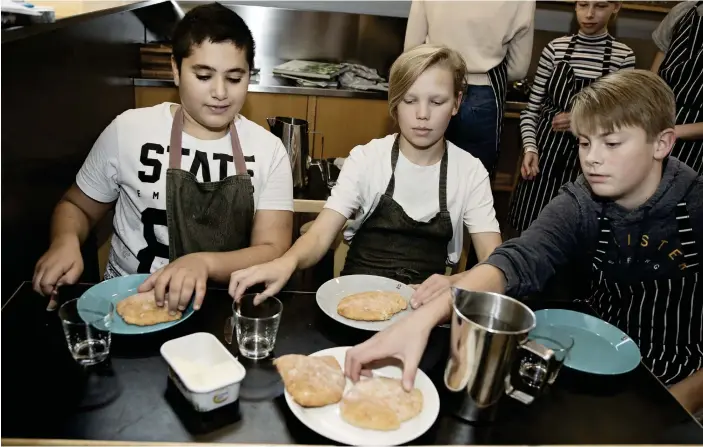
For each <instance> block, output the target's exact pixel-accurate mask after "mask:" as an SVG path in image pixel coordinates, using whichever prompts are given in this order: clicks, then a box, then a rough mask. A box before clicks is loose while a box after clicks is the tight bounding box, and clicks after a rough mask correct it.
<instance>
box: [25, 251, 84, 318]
mask: <svg viewBox="0 0 703 447" xmlns="http://www.w3.org/2000/svg"><path fill="white" fill-rule="evenodd" d="M82 273H83V257H82V256H81V245H80V242H79V240H78V238H76V237H64V238H60V239H56V240H55V241H54V242H52V243H51V246H50V247H49V250H48V251H47V252H46V253H44V255H43V256H42V257H41V258H39V261H37V265H36V267H35V268H34V278H33V279H32V286H33V288H34V291H35V292H37V293H39V294H41V295H42V296H49V297H52V301H53V297H54V296H55V295H56V294H57V293H58V288H59V287H61V286H63V285H65V284H75V283H76V282H77V281H78V278H80V276H81V274H82ZM49 307H51V303H50V306H49Z"/></svg>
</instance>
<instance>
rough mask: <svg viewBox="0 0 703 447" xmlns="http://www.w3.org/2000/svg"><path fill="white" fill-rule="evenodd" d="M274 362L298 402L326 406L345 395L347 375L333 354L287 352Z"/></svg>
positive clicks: (287, 388)
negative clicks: (319, 354)
mask: <svg viewBox="0 0 703 447" xmlns="http://www.w3.org/2000/svg"><path fill="white" fill-rule="evenodd" d="M273 364H274V365H275V366H276V369H277V370H278V373H279V374H280V375H281V377H282V378H283V385H284V386H285V387H286V391H288V393H290V395H291V397H293V400H294V401H296V402H297V403H298V405H300V406H303V407H324V406H325V405H331V404H336V403H337V402H339V401H340V400H341V399H342V394H344V386H345V385H346V384H347V379H346V378H344V373H343V372H342V368H341V367H340V366H339V363H338V362H337V359H335V358H334V357H332V356H308V355H300V354H287V355H282V356H280V357H278V358H277V359H276V360H274V361H273Z"/></svg>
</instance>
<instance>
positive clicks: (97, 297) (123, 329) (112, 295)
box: [78, 274, 193, 335]
mask: <svg viewBox="0 0 703 447" xmlns="http://www.w3.org/2000/svg"><path fill="white" fill-rule="evenodd" d="M148 277H149V275H148V274H137V275H127V276H119V277H117V278H112V279H108V280H107V281H103V282H101V283H99V284H96V285H94V286H93V287H91V288H90V289H88V290H86V292H85V293H84V294H83V295H81V297H80V299H79V300H78V312H79V313H81V312H89V311H90V309H91V308H96V307H98V306H97V303H99V302H100V301H102V300H109V301H110V302H112V304H114V305H115V308H116V307H117V303H119V302H120V301H122V300H123V299H125V298H127V297H130V296H132V295H134V294H136V293H137V288H138V287H139V286H140V285H141V284H142V283H143V282H144V281H145V280H146V279H147V278H148ZM192 314H193V301H192V300H191V302H190V304H189V305H188V307H187V308H186V310H185V311H184V312H183V316H182V317H181V318H180V319H179V320H176V321H170V322H168V323H159V324H154V325H152V326H135V325H133V324H127V323H126V322H125V321H124V320H123V319H122V317H120V315H119V314H118V313H117V310H116V309H115V313H114V316H113V321H112V324H111V331H112V333H113V334H123V335H138V334H148V333H151V332H158V331H162V330H164V329H168V328H170V327H172V326H175V325H177V324H178V323H181V322H182V321H184V320H186V319H187V318H188V317H190V316H191V315H192Z"/></svg>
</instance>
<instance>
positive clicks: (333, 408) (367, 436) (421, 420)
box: [284, 346, 439, 445]
mask: <svg viewBox="0 0 703 447" xmlns="http://www.w3.org/2000/svg"><path fill="white" fill-rule="evenodd" d="M347 349H349V346H341V347H337V348H330V349H325V350H322V351H318V352H316V353H314V354H310V355H314V356H322V355H331V356H333V357H334V358H336V359H337V361H338V362H339V365H340V366H342V367H344V355H345V354H346V352H347ZM373 374H374V376H383V377H390V378H395V379H400V378H401V377H402V375H403V372H402V370H401V369H400V367H398V366H384V367H383V368H379V369H374V370H373ZM362 380H364V379H362ZM352 385H353V384H352V382H351V381H350V380H349V379H347V386H346V388H345V390H344V392H345V393H346V392H347V391H348V390H349V389H350V388H351V387H352ZM415 387H416V388H417V389H419V390H420V391H421V392H422V397H423V407H422V411H421V412H420V414H418V415H417V416H416V417H414V418H412V419H410V420H409V421H406V422H403V423H402V424H401V426H400V428H399V429H397V430H393V431H379V430H367V429H363V428H358V427H354V426H353V425H350V424H348V423H346V422H344V420H342V417H341V416H340V415H339V404H334V405H327V406H326V407H321V408H304V407H301V406H300V405H298V404H297V403H295V401H294V400H293V398H292V397H291V395H290V394H288V391H287V390H286V391H284V394H285V397H286V402H287V403H288V407H289V408H290V409H291V411H292V412H293V414H294V415H295V416H296V417H297V418H298V419H299V420H300V422H302V423H303V424H305V425H306V426H307V427H308V428H309V429H310V430H312V431H314V432H316V433H319V434H320V435H322V436H324V437H326V438H329V439H331V440H333V441H337V442H341V443H343V444H348V445H399V444H405V443H407V442H410V441H412V440H413V439H415V438H417V437H419V436H421V435H422V434H424V433H425V432H426V431H427V430H429V429H430V427H432V424H434V422H435V420H437V416H438V415H439V394H437V388H435V386H434V384H433V383H432V381H431V380H430V378H429V377H427V375H426V374H425V373H424V372H422V371H420V370H418V371H417V375H416V376H415Z"/></svg>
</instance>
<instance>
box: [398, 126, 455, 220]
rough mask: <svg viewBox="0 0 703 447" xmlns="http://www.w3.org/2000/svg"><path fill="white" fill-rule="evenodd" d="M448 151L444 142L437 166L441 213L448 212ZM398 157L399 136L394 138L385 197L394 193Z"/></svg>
mask: <svg viewBox="0 0 703 447" xmlns="http://www.w3.org/2000/svg"><path fill="white" fill-rule="evenodd" d="M448 153H449V151H448V150H447V140H446V139H445V140H444V154H442V161H440V165H439V211H440V212H442V213H446V212H448V211H449V210H448V208H447V166H448V164H449V157H448ZM399 155H400V134H398V135H397V136H396V137H395V141H394V142H393V149H392V150H391V179H390V181H389V182H388V186H387V187H386V195H387V196H388V197H390V198H393V193H394V192H395V166H396V164H398V156H399Z"/></svg>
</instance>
